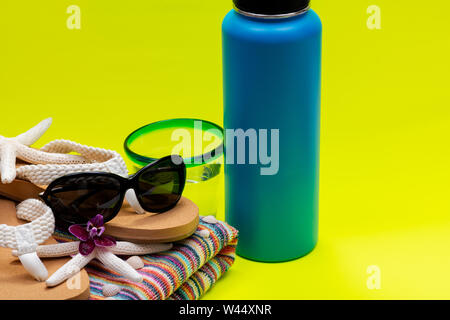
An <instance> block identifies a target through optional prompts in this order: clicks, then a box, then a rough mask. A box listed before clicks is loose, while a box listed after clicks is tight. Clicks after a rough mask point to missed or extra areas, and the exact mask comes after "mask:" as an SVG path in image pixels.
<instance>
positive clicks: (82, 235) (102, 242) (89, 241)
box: [69, 214, 116, 256]
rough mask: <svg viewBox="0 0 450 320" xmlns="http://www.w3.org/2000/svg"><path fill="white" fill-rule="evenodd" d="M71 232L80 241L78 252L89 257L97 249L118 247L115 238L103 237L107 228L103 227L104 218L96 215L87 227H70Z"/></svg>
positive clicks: (75, 225)
mask: <svg viewBox="0 0 450 320" xmlns="http://www.w3.org/2000/svg"><path fill="white" fill-rule="evenodd" d="M69 232H70V233H71V234H73V235H74V236H75V237H77V238H78V239H80V246H79V247H78V251H79V252H80V253H81V254H82V255H83V256H87V255H89V254H91V253H92V251H94V249H95V247H102V248H103V247H112V246H115V245H116V240H115V239H114V238H113V237H110V236H106V235H103V233H104V232H105V227H104V226H103V216H102V215H101V214H98V215H96V216H95V217H94V218H92V219H91V220H89V222H88V223H87V226H85V225H81V224H74V225H71V226H70V227H69Z"/></svg>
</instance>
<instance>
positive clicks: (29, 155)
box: [0, 118, 86, 183]
mask: <svg viewBox="0 0 450 320" xmlns="http://www.w3.org/2000/svg"><path fill="white" fill-rule="evenodd" d="M51 124H52V119H51V118H48V119H45V120H43V121H41V122H40V123H39V124H37V125H36V126H35V127H33V128H31V129H30V130H28V131H27V132H25V133H22V134H20V135H18V136H17V137H13V138H6V137H4V136H1V135H0V173H1V181H2V183H11V182H13V181H14V179H15V178H16V158H19V159H21V160H23V161H26V162H28V163H33V164H62V163H85V162H86V159H85V158H84V157H81V156H79V155H73V154H62V153H51V152H45V151H41V150H38V149H33V148H30V146H31V145H32V144H33V143H35V142H36V141H37V140H39V138H40V137H41V136H42V135H43V134H44V133H45V132H46V131H47V129H48V128H49V127H50V125H51Z"/></svg>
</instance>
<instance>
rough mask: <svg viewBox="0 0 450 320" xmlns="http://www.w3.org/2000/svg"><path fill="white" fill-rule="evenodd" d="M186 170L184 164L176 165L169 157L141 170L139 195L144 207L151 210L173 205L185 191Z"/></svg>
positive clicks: (163, 208) (158, 210) (164, 208)
mask: <svg viewBox="0 0 450 320" xmlns="http://www.w3.org/2000/svg"><path fill="white" fill-rule="evenodd" d="M184 170H185V169H184V164H181V165H176V164H174V163H173V162H172V159H171V158H170V157H167V158H164V159H163V160H160V161H159V162H158V163H156V164H154V165H152V166H150V167H149V168H147V169H146V170H144V171H143V172H141V173H140V175H139V179H138V195H137V196H138V198H139V200H140V202H141V205H142V207H143V208H144V209H145V210H146V211H150V212H162V211H164V210H167V209H169V208H170V207H173V206H174V205H175V204H176V203H177V202H178V200H180V197H181V193H182V192H183V187H184V179H185V177H184Z"/></svg>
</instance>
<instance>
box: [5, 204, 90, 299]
mask: <svg viewBox="0 0 450 320" xmlns="http://www.w3.org/2000/svg"><path fill="white" fill-rule="evenodd" d="M23 223H24V221H21V220H19V219H18V218H17V217H16V207H15V203H14V202H12V201H10V200H4V199H0V224H7V225H11V226H14V225H20V224H23ZM55 243H57V242H56V240H55V239H53V238H50V239H48V240H47V241H46V242H45V243H44V244H55ZM69 260H70V257H65V258H49V259H47V258H45V259H42V262H43V263H44V265H45V266H46V268H47V270H48V273H49V275H51V274H53V273H54V272H55V271H56V270H57V269H59V268H60V267H62V266H63V265H64V264H65V263H66V262H67V261H69ZM0 284H1V285H0V300H85V299H88V298H89V296H90V288H89V276H88V274H87V272H86V271H85V270H84V269H83V270H81V271H80V272H79V273H78V274H77V275H75V276H74V277H73V278H72V279H69V280H67V281H66V282H64V283H62V284H60V285H59V286H56V287H52V288H49V287H47V285H46V284H45V282H39V281H36V280H35V279H34V278H33V277H32V276H31V275H30V274H29V273H28V272H27V271H26V270H25V268H24V267H23V266H22V264H21V263H20V261H19V259H18V258H17V257H14V256H13V255H12V254H11V249H6V248H0Z"/></svg>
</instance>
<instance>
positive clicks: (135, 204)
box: [125, 189, 145, 214]
mask: <svg viewBox="0 0 450 320" xmlns="http://www.w3.org/2000/svg"><path fill="white" fill-rule="evenodd" d="M125 199H127V201H128V203H129V204H130V206H131V207H132V208H133V209H134V211H136V213H139V214H143V213H145V210H144V209H143V208H142V207H141V205H140V204H139V201H138V199H137V196H136V192H135V191H134V189H128V190H127V192H126V193H125Z"/></svg>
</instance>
